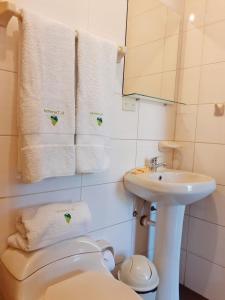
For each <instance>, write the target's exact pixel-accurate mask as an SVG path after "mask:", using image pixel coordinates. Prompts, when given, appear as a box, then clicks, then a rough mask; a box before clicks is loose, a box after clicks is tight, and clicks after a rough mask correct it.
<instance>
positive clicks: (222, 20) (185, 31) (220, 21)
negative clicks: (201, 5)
mask: <svg viewBox="0 0 225 300" xmlns="http://www.w3.org/2000/svg"><path fill="white" fill-rule="evenodd" d="M205 16H206V7H205V11H204V22H203V24H202V25H198V26H195V27H194V28H189V29H187V30H185V29H184V30H183V33H187V32H189V31H193V30H196V29H200V28H204V27H209V26H212V25H215V24H217V23H222V22H224V21H225V18H223V19H220V20H217V21H212V22H209V23H205Z"/></svg>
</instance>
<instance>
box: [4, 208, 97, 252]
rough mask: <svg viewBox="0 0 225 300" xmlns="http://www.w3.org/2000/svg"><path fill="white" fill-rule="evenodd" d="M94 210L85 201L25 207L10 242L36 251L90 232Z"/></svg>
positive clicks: (19, 247)
mask: <svg viewBox="0 0 225 300" xmlns="http://www.w3.org/2000/svg"><path fill="white" fill-rule="evenodd" d="M90 221H91V213H90V210H89V207H88V205H87V204H86V203H85V202H76V203H55V204H48V205H42V206H37V207H31V208H27V209H24V210H23V211H22V214H21V215H20V216H19V217H18V218H17V222H16V228H17V232H16V233H15V234H13V235H11V236H9V238H8V244H9V246H11V247H13V248H18V249H22V250H24V251H33V250H36V249H40V248H43V247H46V246H49V245H51V244H54V243H56V242H59V241H62V240H65V239H69V238H73V237H76V236H79V235H83V234H85V233H86V232H87V230H88V226H89V224H90Z"/></svg>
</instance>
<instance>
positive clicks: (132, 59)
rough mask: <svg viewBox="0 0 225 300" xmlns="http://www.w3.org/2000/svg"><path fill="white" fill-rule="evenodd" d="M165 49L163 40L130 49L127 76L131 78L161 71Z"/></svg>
mask: <svg viewBox="0 0 225 300" xmlns="http://www.w3.org/2000/svg"><path fill="white" fill-rule="evenodd" d="M163 51H164V41H163V40H158V41H154V42H150V43H148V44H146V45H142V46H139V47H135V48H131V49H128V51H127V58H126V59H127V62H128V63H127V65H126V76H127V77H129V78H130V77H137V76H145V75H150V74H154V73H160V72H161V71H162V65H163ZM146 57H148V60H146Z"/></svg>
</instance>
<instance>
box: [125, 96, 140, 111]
mask: <svg viewBox="0 0 225 300" xmlns="http://www.w3.org/2000/svg"><path fill="white" fill-rule="evenodd" d="M136 105H137V103H136V99H132V98H126V97H124V98H123V100H122V109H123V111H136Z"/></svg>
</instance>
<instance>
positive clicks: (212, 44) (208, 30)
mask: <svg viewBox="0 0 225 300" xmlns="http://www.w3.org/2000/svg"><path fill="white" fill-rule="evenodd" d="M224 30H225V21H221V22H218V23H215V24H211V25H209V26H206V27H205V34H204V48H203V64H210V63H216V62H220V61H224V60H225V35H224V34H223V33H224Z"/></svg>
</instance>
